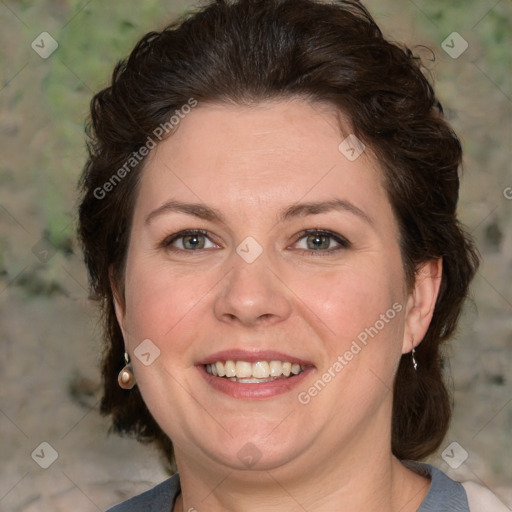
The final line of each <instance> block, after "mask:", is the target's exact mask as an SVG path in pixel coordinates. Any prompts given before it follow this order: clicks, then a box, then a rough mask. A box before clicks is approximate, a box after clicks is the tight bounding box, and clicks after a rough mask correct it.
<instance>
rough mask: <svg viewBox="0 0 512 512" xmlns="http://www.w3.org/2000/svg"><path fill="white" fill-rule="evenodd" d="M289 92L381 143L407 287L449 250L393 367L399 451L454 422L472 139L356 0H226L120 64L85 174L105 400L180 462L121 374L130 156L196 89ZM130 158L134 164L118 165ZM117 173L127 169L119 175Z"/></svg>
mask: <svg viewBox="0 0 512 512" xmlns="http://www.w3.org/2000/svg"><path fill="white" fill-rule="evenodd" d="M289 97H302V98H305V99H308V100H312V101H321V102H324V103H325V102H327V103H330V104H331V105H332V106H333V108H335V109H336V110H338V111H339V112H341V113H343V114H345V116H346V117H347V118H348V119H349V122H350V123H351V125H350V129H351V131H352V132H353V133H354V134H355V135H356V136H357V137H358V138H359V139H361V140H362V141H364V143H365V144H366V145H368V146H369V147H370V148H371V149H372V151H373V152H374V154H375V155H376V157H377V160H378V162H379V163H380V166H381V168H382V170H383V173H384V178H385V183H386V188H387V192H388V195H389V199H390V202H391V204H392V207H393V210H394V213H395V215H396V218H397V221H398V224H399V226H400V235H401V240H400V243H401V250H402V258H403V263H404V268H405V272H406V276H407V281H408V284H409V286H411V285H412V283H414V278H415V273H416V270H417V269H418V266H419V265H420V264H421V263H422V262H425V261H427V260H429V259H435V258H443V276H442V283H441V289H440V293H439V297H438V300H437V304H436V308H435V312H434V316H433V319H432V322H431V324H430V327H429V329H428V332H427V334H426V336H425V338H424V339H423V341H422V343H421V344H420V345H419V346H418V348H417V353H416V359H417V361H418V364H419V367H418V370H417V372H414V370H413V368H412V364H411V360H410V357H409V356H405V355H404V356H403V357H402V360H401V362H400V366H399V368H398V372H397V375H396V380H395V389H394V406H393V420H392V450H393V453H394V454H395V455H396V456H397V457H398V458H400V459H420V458H423V457H425V456H427V455H429V454H431V453H432V452H433V451H434V450H435V449H436V448H437V447H438V446H439V444H440V443H441V441H442V439H443V437H444V436H445V434H446V431H447V428H448V424H449V420H450V416H451V407H450V398H449V394H448V392H447V389H446V386H445V384H444V382H443V376H442V357H441V354H440V347H441V344H442V342H444V341H445V340H446V339H447V338H449V337H450V336H451V335H452V334H453V332H454V330H455V328H456V325H457V321H458V317H459V313H460V310H461V306H462V303H463V301H464V299H465V297H466V295H467V292H468V287H469V283H470V281H471V279H472V278H473V276H474V274H475V272H476V269H477V267H478V256H477V253H476V250H475V249H474V247H473V244H472V241H471V240H470V239H469V238H468V236H467V235H466V234H465V233H464V231H463V229H462V228H461V226H460V225H459V223H458V221H457V218H456V206H457V201H458V190H459V177H458V169H459V165H460V163H461V146H460V143H459V140H458V139H457V137H456V135H455V134H454V133H453V131H452V130H451V128H450V127H449V126H448V124H447V122H446V121H445V119H444V117H443V112H442V108H441V105H440V103H439V102H438V101H437V99H436V97H435V95H434V92H433V89H432V87H431V85H430V84H429V82H428V80H427V79H426V78H425V76H424V74H423V73H422V70H421V62H420V60H419V59H418V58H417V57H415V56H414V55H413V53H412V52H411V51H410V50H409V49H408V48H405V47H401V46H399V45H396V44H394V43H391V42H389V41H387V40H386V39H384V38H383V36H382V33H381V31H380V29H379V28H378V27H377V25H376V24H375V22H374V20H373V19H372V17H371V16H370V14H369V13H368V12H367V10H366V9H365V8H364V7H363V6H362V5H361V4H360V3H359V2H357V1H355V0H351V1H339V2H336V3H333V4H326V3H321V2H316V1H314V0H238V1H232V2H227V1H222V0H218V1H216V2H212V3H210V4H209V5H207V6H206V7H204V8H203V9H201V10H200V11H198V12H197V13H196V14H194V15H192V16H191V17H189V18H188V19H186V20H184V21H182V22H181V23H175V24H173V25H171V26H169V27H167V28H166V29H164V30H162V31H161V32H150V33H149V34H147V35H145V36H144V37H143V38H142V39H141V40H140V41H139V43H138V44H137V45H136V47H135V48H134V50H133V51H132V53H131V55H130V56H129V57H128V59H127V60H124V61H122V62H120V63H119V64H118V65H117V66H116V67H115V70H114V72H113V76H112V85H111V86H109V87H107V88H105V89H104V90H102V91H100V92H99V93H98V94H96V95H95V96H94V98H93V100H92V102H91V123H90V126H89V136H90V141H89V159H88V162H87V165H86V167H85V170H84V172H83V175H82V179H81V190H82V202H81V205H80V211H79V235H80V239H81V242H82V245H83V250H84V255H85V262H86V264H87V268H88V271H89V276H90V284H91V289H92V296H93V297H94V298H95V299H96V300H98V301H99V302H100V305H101V308H102V311H103V319H104V328H105V341H106V348H105V353H104V359H103V379H104V396H103V400H102V404H101V411H102V412H103V413H104V414H110V415H111V416H112V419H113V429H114V430H115V431H117V432H119V433H124V434H132V435H134V436H135V437H137V438H138V439H139V440H141V441H150V442H151V441H155V442H157V443H158V444H159V445H160V447H161V448H162V449H163V451H164V453H165V454H166V455H167V458H168V460H169V461H170V462H171V464H172V463H173V451H172V443H171V442H170V440H169V439H168V438H167V436H166V435H165V434H164V433H163V431H162V430H161V429H160V427H159V426H158V425H157V424H156V422H155V421H154V419H153V418H152V416H151V414H150V413H149V411H148V409H147V408H146V406H145V404H144V402H143V400H142V397H141V395H140V393H139V391H138V389H137V388H134V389H133V390H131V391H125V390H122V389H120V388H119V386H118V384H117V374H118V372H119V371H120V369H121V368H122V366H123V364H124V362H123V353H124V342H123V337H122V334H121V330H120V328H119V325H118V323H117V320H116V317H115V313H114V307H113V298H112V289H111V285H110V280H109V270H110V269H112V270H113V273H114V278H115V282H116V283H118V286H119V289H120V290H121V291H122V289H123V273H124V259H125V257H126V252H127V247H128V240H129V236H130V222H131V218H132V214H133V208H134V203H135V198H136V194H137V183H138V178H139V176H140V173H141V171H142V168H143V164H144V160H145V159H144V158H142V159H141V161H140V163H137V165H134V166H133V169H132V168H127V167H126V162H127V161H128V160H129V159H130V157H133V155H134V153H135V152H137V151H138V150H139V148H141V147H142V146H143V145H144V144H146V143H147V141H148V140H149V139H148V137H149V138H154V130H155V129H157V127H158V126H160V125H161V124H163V123H166V122H168V121H169V118H170V116H171V115H173V113H174V112H175V111H176V110H177V109H180V108H181V107H182V106H183V105H185V104H187V103H188V102H189V101H190V99H191V98H193V99H195V100H197V101H198V102H217V103H219V102H230V103H235V104H251V103H256V102H259V101H263V100H267V99H279V98H289ZM123 166H125V167H124V169H125V171H127V172H124V173H120V172H119V169H121V168H123ZM116 173H117V174H116ZM114 174H116V176H117V177H118V178H121V177H122V179H119V180H117V179H116V180H115V181H113V178H114ZM121 175H122V176H121ZM107 182H108V183H110V184H111V186H105V184H106V183H107ZM107 189H108V190H107ZM98 191H100V192H98ZM107 192H108V193H107Z"/></svg>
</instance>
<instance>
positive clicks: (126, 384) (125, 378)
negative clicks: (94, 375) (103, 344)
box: [117, 352, 136, 389]
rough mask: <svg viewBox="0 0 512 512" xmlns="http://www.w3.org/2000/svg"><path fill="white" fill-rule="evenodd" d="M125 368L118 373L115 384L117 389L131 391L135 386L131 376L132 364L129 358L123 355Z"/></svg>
mask: <svg viewBox="0 0 512 512" xmlns="http://www.w3.org/2000/svg"><path fill="white" fill-rule="evenodd" d="M124 361H125V363H126V364H125V367H124V368H123V369H122V370H121V371H120V372H119V375H118V376H117V382H118V383H119V387H121V388H122V389H132V388H133V386H135V384H136V382H135V375H134V374H133V368H132V364H131V362H130V356H129V355H128V354H127V353H126V352H125V353H124Z"/></svg>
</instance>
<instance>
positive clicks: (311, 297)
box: [293, 265, 404, 348]
mask: <svg viewBox="0 0 512 512" xmlns="http://www.w3.org/2000/svg"><path fill="white" fill-rule="evenodd" d="M401 279H402V278H401V275H400V273H399V272H393V270H392V269H389V268H388V269H387V270H386V271H384V269H381V268H379V267H378V266H377V265H375V266H373V267H372V265H358V266H346V267H344V268H340V269H338V270H336V271H335V272H329V273H326V274H323V275H322V274H315V275H314V276H309V277H308V276H306V275H301V276H296V283H295V286H294V287H293V288H294V291H295V292H296V294H297V296H298V297H299V298H300V300H301V301H302V302H304V304H305V305H306V306H307V307H308V308H309V309H311V311H312V312H313V313H314V314H315V315H316V317H317V322H316V323H317V324H324V326H325V328H326V331H327V332H328V333H329V334H330V337H331V338H332V339H333V344H332V345H333V346H334V347H335V348H343V346H344V345H346V343H347V342H350V341H351V340H354V339H356V338H357V337H358V336H359V335H360V334H361V333H364V332H366V331H365V330H366V329H368V328H371V327H372V326H374V325H375V324H376V323H377V327H378V328H381V329H379V331H384V330H388V327H389V326H391V325H392V324H393V326H394V329H393V331H394V332H396V327H399V326H400V325H401V324H403V316H402V315H400V314H396V313H397V311H396V309H403V307H402V306H403V304H402V302H403V300H404V297H403V293H402V287H401V284H400V283H401ZM393 304H398V306H395V310H393V308H392V306H393ZM390 310H391V311H390ZM388 312H389V313H388ZM398 313H399V312H398ZM382 315H384V319H383V320H382V319H381V316H382ZM390 317H392V318H391V320H390ZM388 320H389V321H388ZM383 322H384V324H385V327H383V325H382V323H383ZM363 337H364V335H363Z"/></svg>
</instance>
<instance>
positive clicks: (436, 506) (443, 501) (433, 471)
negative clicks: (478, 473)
mask: <svg viewBox="0 0 512 512" xmlns="http://www.w3.org/2000/svg"><path fill="white" fill-rule="evenodd" d="M404 464H405V465H406V466H407V467H408V468H410V469H412V470H413V471H415V472H417V473H420V474H423V475H425V476H428V477H430V481H431V483H430V488H429V491H428V493H427V495H426V497H425V499H424V501H423V503H422V504H421V507H420V508H419V509H418V512H491V511H492V512H510V509H508V508H507V507H506V506H505V505H504V504H503V503H502V502H501V501H500V500H499V499H498V498H497V497H496V496H495V495H494V494H493V493H492V492H491V491H490V490H489V489H487V488H486V487H483V486H481V485H478V484H476V483H475V482H462V483H461V482H456V481H454V480H452V479H451V478H450V477H449V476H448V475H446V474H445V473H443V472H442V471H441V470H440V469H438V468H436V467H434V466H431V465H430V464H422V463H418V462H410V461H406V462H404Z"/></svg>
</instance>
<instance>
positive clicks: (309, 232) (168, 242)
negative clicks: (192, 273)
mask: <svg viewBox="0 0 512 512" xmlns="http://www.w3.org/2000/svg"><path fill="white" fill-rule="evenodd" d="M194 235H203V236H205V237H206V238H208V239H209V240H210V242H212V243H215V242H213V241H212V240H211V235H210V234H209V233H208V231H205V230H203V229H186V230H184V231H180V232H178V233H174V234H173V235H171V236H169V237H167V238H166V239H165V240H164V241H163V242H162V244H161V246H162V247H163V248H165V249H167V250H169V251H173V252H181V253H183V252H188V253H193V252H199V251H201V250H207V249H198V250H197V251H193V250H187V249H178V248H175V247H173V246H172V243H173V242H175V241H176V240H179V239H180V238H184V237H186V236H194ZM313 235H316V236H325V237H329V238H332V239H333V240H334V241H335V242H336V243H338V244H339V246H338V247H335V248H331V249H327V250H324V251H322V250H312V249H298V250H299V251H300V253H301V254H303V255H311V254H315V255H316V256H318V255H322V256H327V255H331V254H332V253H335V252H338V251H340V250H343V249H349V248H350V247H351V246H352V244H351V243H350V242H349V241H348V240H347V239H346V238H345V237H343V236H341V235H339V234H338V233H334V232H332V231H328V230H325V229H306V230H304V231H301V232H300V233H299V234H298V235H297V237H296V239H295V242H294V243H293V244H292V245H295V244H296V243H297V242H299V241H300V240H302V239H303V238H306V237H308V236H313Z"/></svg>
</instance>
